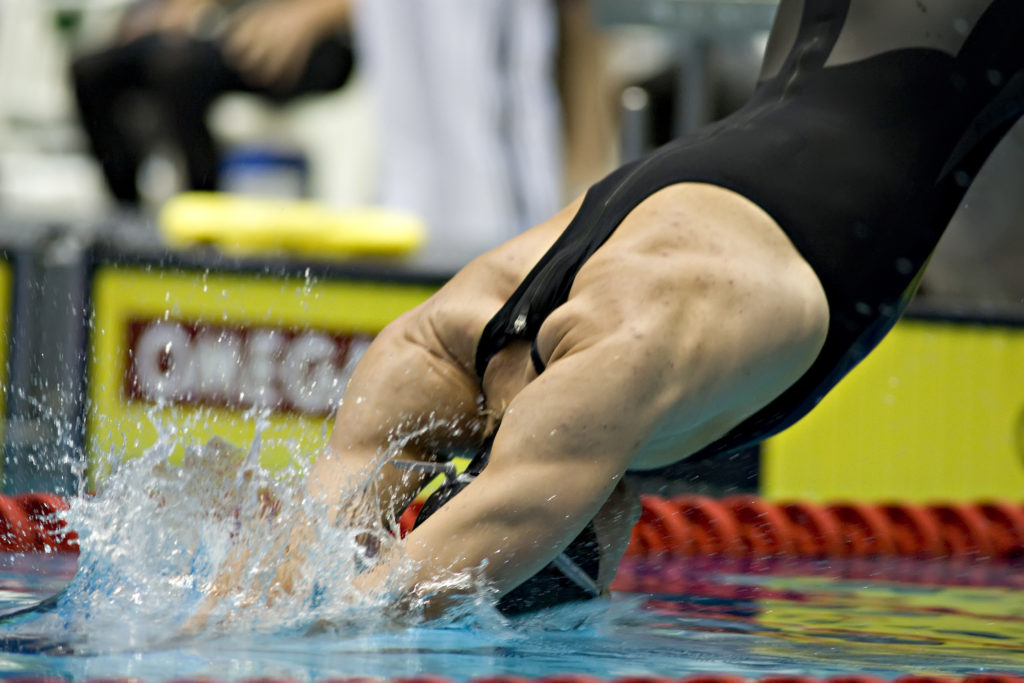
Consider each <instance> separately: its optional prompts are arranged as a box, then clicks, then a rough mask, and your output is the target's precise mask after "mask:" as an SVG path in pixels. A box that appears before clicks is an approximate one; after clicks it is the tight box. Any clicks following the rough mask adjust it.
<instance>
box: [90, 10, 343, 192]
mask: <svg viewBox="0 0 1024 683" xmlns="http://www.w3.org/2000/svg"><path fill="white" fill-rule="evenodd" d="M350 15H351V7H350V2H349V0H261V1H256V2H254V1H250V0H233V1H232V0H228V1H224V0H220V1H218V0H143V1H142V2H139V3H137V4H135V5H133V6H132V7H131V8H130V9H129V10H128V11H127V12H126V15H125V17H124V18H123V20H122V22H121V26H120V29H119V31H118V35H117V36H116V38H115V40H114V41H113V44H111V45H109V46H107V47H104V48H103V49H100V50H99V51H96V52H91V53H88V54H84V55H82V56H79V57H78V58H76V59H75V60H74V61H73V63H72V68H71V71H72V78H73V82H74V92H75V97H76V100H77V104H78V109H79V113H80V117H81V123H82V127H83V128H84V129H85V132H86V134H87V136H88V138H89V142H90V144H91V147H92V150H93V153H94V154H95V155H96V158H97V159H98V160H99V162H100V165H101V167H102V169H103V174H104V178H105V180H106V183H107V186H108V188H109V190H110V192H111V194H112V195H113V196H114V198H115V199H116V200H117V201H118V202H119V203H120V204H122V205H126V206H136V205H138V204H139V202H140V190H139V186H138V176H139V172H140V168H141V166H142V164H143V162H144V160H145V159H146V158H147V156H148V154H149V153H150V151H151V147H152V143H153V141H152V139H150V140H143V139H141V138H143V137H146V136H144V135H141V134H140V133H139V130H138V128H139V127H140V126H139V122H138V121H136V120H133V119H132V118H131V115H132V112H133V111H134V110H133V109H132V107H131V103H132V102H133V101H136V102H137V100H133V99H132V98H133V97H137V96H140V95H141V96H142V97H143V98H149V99H150V101H151V102H152V103H153V104H154V105H155V107H154V108H155V110H156V112H157V113H158V116H157V118H158V121H157V123H158V125H159V130H161V132H163V134H164V135H166V136H167V137H168V138H169V141H170V142H171V144H172V145H173V147H174V148H175V149H176V151H177V152H178V153H179V154H180V155H181V157H182V161H183V164H184V170H185V174H186V176H187V186H188V189H193V190H214V189H217V185H218V172H219V167H220V150H219V149H218V145H217V143H216V141H215V139H214V137H213V135H212V134H211V132H210V130H209V129H208V127H207V123H206V115H207V112H208V110H209V109H210V107H211V105H212V104H213V103H214V101H215V100H216V99H217V98H218V97H220V96H221V95H223V94H225V93H229V92H244V93H253V94H257V95H261V96H263V97H265V98H267V99H268V100H269V101H271V102H274V103H284V102H288V101H290V100H292V99H295V98H297V97H300V96H302V95H307V94H312V93H324V92H328V91H332V90H335V89H337V88H340V87H341V86H343V85H344V84H345V83H346V82H347V81H348V78H349V75H350V74H351V72H352V68H353V61H354V60H353V51H352V49H351V46H350V40H349V31H348V29H349V20H350Z"/></svg>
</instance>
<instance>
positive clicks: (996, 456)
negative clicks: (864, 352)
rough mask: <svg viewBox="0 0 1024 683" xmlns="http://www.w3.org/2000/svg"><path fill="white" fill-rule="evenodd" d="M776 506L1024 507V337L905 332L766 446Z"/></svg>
mask: <svg viewBox="0 0 1024 683" xmlns="http://www.w3.org/2000/svg"><path fill="white" fill-rule="evenodd" d="M763 454H764V456H763V460H762V469H761V476H762V478H761V482H762V493H763V494H764V495H765V496H766V497H768V498H772V499H775V500H780V499H797V498H799V499H804V500H812V501H827V500H837V499H855V500H861V501H885V500H901V501H919V502H924V501H934V500H980V499H993V498H1002V499H1011V500H1022V499H1024V327H996V326H983V325H966V324H958V323H943V322H926V321H920V320H904V321H903V322H901V323H900V324H898V325H897V326H896V328H895V329H894V330H893V331H892V332H891V333H890V335H889V336H888V337H887V338H886V339H885V340H884V341H883V342H882V343H881V344H880V345H879V347H878V348H877V349H876V350H875V351H874V353H872V354H871V355H870V356H869V357H868V358H867V359H866V360H865V361H864V362H863V363H862V364H861V365H860V366H858V367H857V368H856V369H854V371H853V372H851V373H850V375H849V376H848V377H846V378H845V379H844V380H843V381H842V382H841V383H840V384H839V386H837V387H836V389H835V390H834V391H833V392H832V393H831V394H830V395H828V396H827V397H826V398H825V400H824V401H822V403H821V404H820V405H819V406H818V407H817V408H815V409H814V411H812V412H811V414H810V415H808V416H807V417H806V418H805V419H804V420H802V421H801V422H799V423H797V424H796V425H795V426H794V427H792V428H791V429H789V430H787V431H785V432H783V433H782V434H780V435H778V436H777V437H775V438H773V439H771V440H769V441H768V442H766V443H765V445H764V449H763Z"/></svg>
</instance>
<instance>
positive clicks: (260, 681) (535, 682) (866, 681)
mask: <svg viewBox="0 0 1024 683" xmlns="http://www.w3.org/2000/svg"><path fill="white" fill-rule="evenodd" d="M8 680H9V681H10V683H64V681H63V680H62V679H57V678H53V677H52V676H23V677H18V678H11V679H8ZM136 680H137V679H133V678H95V679H87V680H86V681H85V683H114V682H117V683H134V682H135V681H136ZM165 683H219V682H218V680H217V679H211V678H169V679H166V680H165ZM241 683H294V681H292V680H291V679H286V678H249V679H242V681H241ZM318 683H455V682H454V679H451V678H447V677H444V676H409V677H406V678H391V679H381V678H367V677H361V676H355V677H347V678H328V679H322V680H320V681H319V682H318ZM469 683H1024V678H1021V677H1020V676H1017V675H1013V674H979V675H974V676H965V677H962V678H961V677H956V676H902V677H900V678H896V679H892V680H891V681H889V680H887V679H884V678H879V677H877V676H869V675H861V674H851V675H846V676H833V677H831V678H814V677H812V676H800V675H792V676H789V675H775V676H772V675H769V676H764V677H762V678H753V679H752V678H744V677H743V676H736V675H731V674H696V675H693V676H688V677H686V678H669V677H664V676H629V677H623V678H613V679H602V678H597V677H594V676H586V675H574V674H563V675H558V676H545V677H541V678H523V677H520V676H507V675H500V676H482V677H479V678H471V679H470V680H469Z"/></svg>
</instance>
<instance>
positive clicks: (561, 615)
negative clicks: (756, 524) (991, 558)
mask: <svg viewBox="0 0 1024 683" xmlns="http://www.w3.org/2000/svg"><path fill="white" fill-rule="evenodd" d="M935 562H936V561H931V562H922V563H921V566H920V569H921V572H920V574H921V575H922V576H925V575H928V574H929V573H931V574H932V575H934V574H935V566H936V565H935ZM75 569H76V567H75V560H74V558H73V557H71V556H60V555H50V556H45V555H38V556H0V610H2V611H5V612H6V611H8V610H10V609H12V608H15V607H18V606H21V605H23V604H28V603H30V602H32V601H33V600H36V599H39V598H40V597H44V596H46V595H48V594H50V593H52V592H55V591H57V590H59V589H60V588H61V587H63V585H65V584H66V583H67V581H68V580H69V578H70V577H71V575H72V574H74V572H75ZM823 569H825V570H835V569H837V568H836V567H835V566H828V567H825V566H824V565H821V566H818V567H802V568H795V569H794V568H790V569H789V570H788V571H774V572H770V573H765V572H760V573H737V572H736V570H735V568H734V567H723V566H720V565H716V564H715V563H713V562H703V563H685V562H680V561H678V560H676V561H673V562H661V563H657V564H656V565H652V564H648V565H647V566H645V567H643V571H644V572H646V576H647V583H646V584H645V585H651V584H652V582H653V578H652V577H657V576H659V575H663V576H665V577H666V580H665V585H666V586H669V587H671V586H676V587H678V586H680V585H681V584H680V583H679V581H678V577H679V576H680V575H681V573H685V574H686V577H687V581H686V583H685V588H684V589H682V590H681V591H679V590H678V588H677V589H676V590H674V591H666V592H644V593H619V594H616V596H615V597H614V599H612V600H610V601H605V602H602V603H600V604H592V605H588V606H585V607H574V608H573V607H570V608H561V609H558V610H553V611H551V612H548V613H544V614H542V615H538V616H535V617H532V618H525V619H522V620H519V621H512V622H506V621H503V620H501V619H499V618H498V617H497V616H496V615H494V616H493V618H491V619H488V618H486V617H483V616H481V615H477V616H475V617H474V618H473V619H472V620H470V621H469V622H466V623H454V624H446V625H443V626H429V625H419V626H414V627H413V626H400V625H394V626H392V627H387V626H383V625H381V623H377V624H374V625H373V626H372V627H366V628H362V627H361V626H360V624H358V623H353V624H349V625H347V626H345V627H340V628H339V629H338V630H336V631H335V632H332V633H325V634H320V635H305V634H304V633H303V632H302V631H300V630H298V629H291V630H289V629H288V628H279V629H277V630H275V631H273V632H267V633H260V632H255V633H253V632H250V633H246V634H244V635H243V634H238V633H236V634H234V635H230V636H222V637H219V638H213V639H211V638H209V637H204V638H202V639H196V640H193V641H185V642H177V643H173V644H165V645H161V644H159V643H156V644H154V643H152V641H149V644H148V645H146V646H145V647H143V648H141V649H140V648H138V646H133V645H132V642H133V634H134V633H135V631H136V630H137V629H139V628H141V627H142V625H140V624H139V623H137V622H136V620H135V619H134V617H133V615H132V614H131V609H130V608H125V609H126V611H125V614H124V619H123V623H122V624H121V625H120V626H119V625H118V624H117V623H116V622H110V621H109V620H108V621H106V622H104V623H106V624H107V626H106V627H105V628H106V629H107V630H108V631H109V633H108V634H107V635H109V636H110V637H109V638H103V637H97V636H102V635H103V634H96V633H92V634H86V635H87V636H88V637H84V638H83V634H82V633H81V632H77V633H76V632H75V631H74V630H73V629H70V628H69V626H68V625H69V624H70V623H73V622H74V623H78V624H79V625H81V624H83V623H84V624H86V628H88V623H89V621H88V615H82V614H76V605H74V604H68V603H67V602H65V603H64V604H62V605H61V606H60V608H59V609H58V610H57V611H56V612H54V613H51V614H46V615H41V616H28V617H22V618H19V619H16V620H14V621H11V622H8V623H5V624H2V625H0V637H2V638H3V642H4V649H5V650H6V651H5V652H4V653H2V654H0V677H7V676H14V675H51V676H58V677H63V678H71V679H86V678H100V677H111V676H118V677H124V676H129V677H133V678H139V679H144V680H153V681H159V680H169V679H171V678H180V677H183V676H208V677H213V678H217V679H220V680H231V679H242V678H247V677H254V676H273V677H279V678H288V679H290V680H295V681H314V680H322V679H325V678H328V677H338V676H353V675H364V676H365V675H369V676H377V677H399V676H408V675H413V674H420V673H434V674H440V675H444V676H447V677H450V678H453V679H456V680H466V679H470V678H473V677H479V676H484V675H492V674H516V675H520V676H529V677H538V676H545V675H553V674H558V673H568V672H572V673H583V674H591V675H595V676H599V677H602V678H612V677H620V676H626V675H634V674H660V675H666V676H672V677H680V676H685V675H689V674H695V673H709V672H715V673H733V674H741V675H746V676H751V677H755V676H765V675H768V674H782V673H789V674H796V673H799V674H807V675H812V676H828V675H835V674H849V673H865V674H876V675H881V676H886V677H895V676H897V675H901V674H907V673H916V674H926V673H927V674H934V673H944V674H951V675H952V674H958V675H962V674H968V673H977V672H1001V673H1015V674H1020V673H1024V647H1022V644H1024V593H1022V592H1021V591H1019V590H1017V589H1016V588H1014V587H1013V586H1014V585H1015V584H1016V583H1017V579H1018V578H1019V577H1020V575H1021V571H1022V569H1024V566H1022V565H1020V564H1018V565H1011V564H1006V565H998V566H992V565H989V566H986V567H984V568H981V569H979V568H977V567H975V568H973V569H972V568H968V572H967V573H966V574H964V575H963V577H961V578H963V579H964V581H963V582H968V583H970V582H976V581H977V573H978V572H979V571H983V572H984V577H985V579H986V581H987V582H989V583H993V584H998V585H995V586H976V585H960V586H954V585H940V586H937V585H924V584H909V583H891V582H886V581H883V580H879V579H880V578H881V577H884V576H885V575H886V574H887V572H888V570H887V567H886V565H885V564H884V563H879V564H878V565H877V566H868V567H865V566H863V565H862V566H860V567H859V568H858V571H857V572H856V575H857V576H861V577H864V578H858V579H851V578H841V577H842V576H843V575H844V572H842V571H822V570H823ZM901 571H902V572H903V574H902V575H903V576H906V575H907V573H906V572H907V567H906V566H905V563H904V566H903V567H902V568H901ZM971 572H974V577H975V578H973V579H971V578H970V576H971V574H970V573H971ZM845 574H846V575H847V576H849V575H850V573H849V572H845ZM837 577H838V578H837ZM947 578H948V577H947ZM953 578H954V579H955V578H956V577H953ZM134 599H135V600H137V601H140V602H144V601H145V599H146V596H144V595H140V596H135V598H134ZM125 604H128V603H125ZM79 628H80V626H79Z"/></svg>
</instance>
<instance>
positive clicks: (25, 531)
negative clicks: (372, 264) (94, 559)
mask: <svg viewBox="0 0 1024 683" xmlns="http://www.w3.org/2000/svg"><path fill="white" fill-rule="evenodd" d="M67 508H68V503H67V501H66V500H64V499H63V498H61V497H60V496H57V495H54V494H52V493H22V494H19V495H16V496H5V495H2V494H0V552H8V553H27V552H47V551H49V552H77V551H78V535H77V534H76V533H75V532H74V531H73V530H71V529H68V528H67V523H66V522H65V521H64V520H63V519H61V518H60V512H61V511H62V510H66V509H67Z"/></svg>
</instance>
